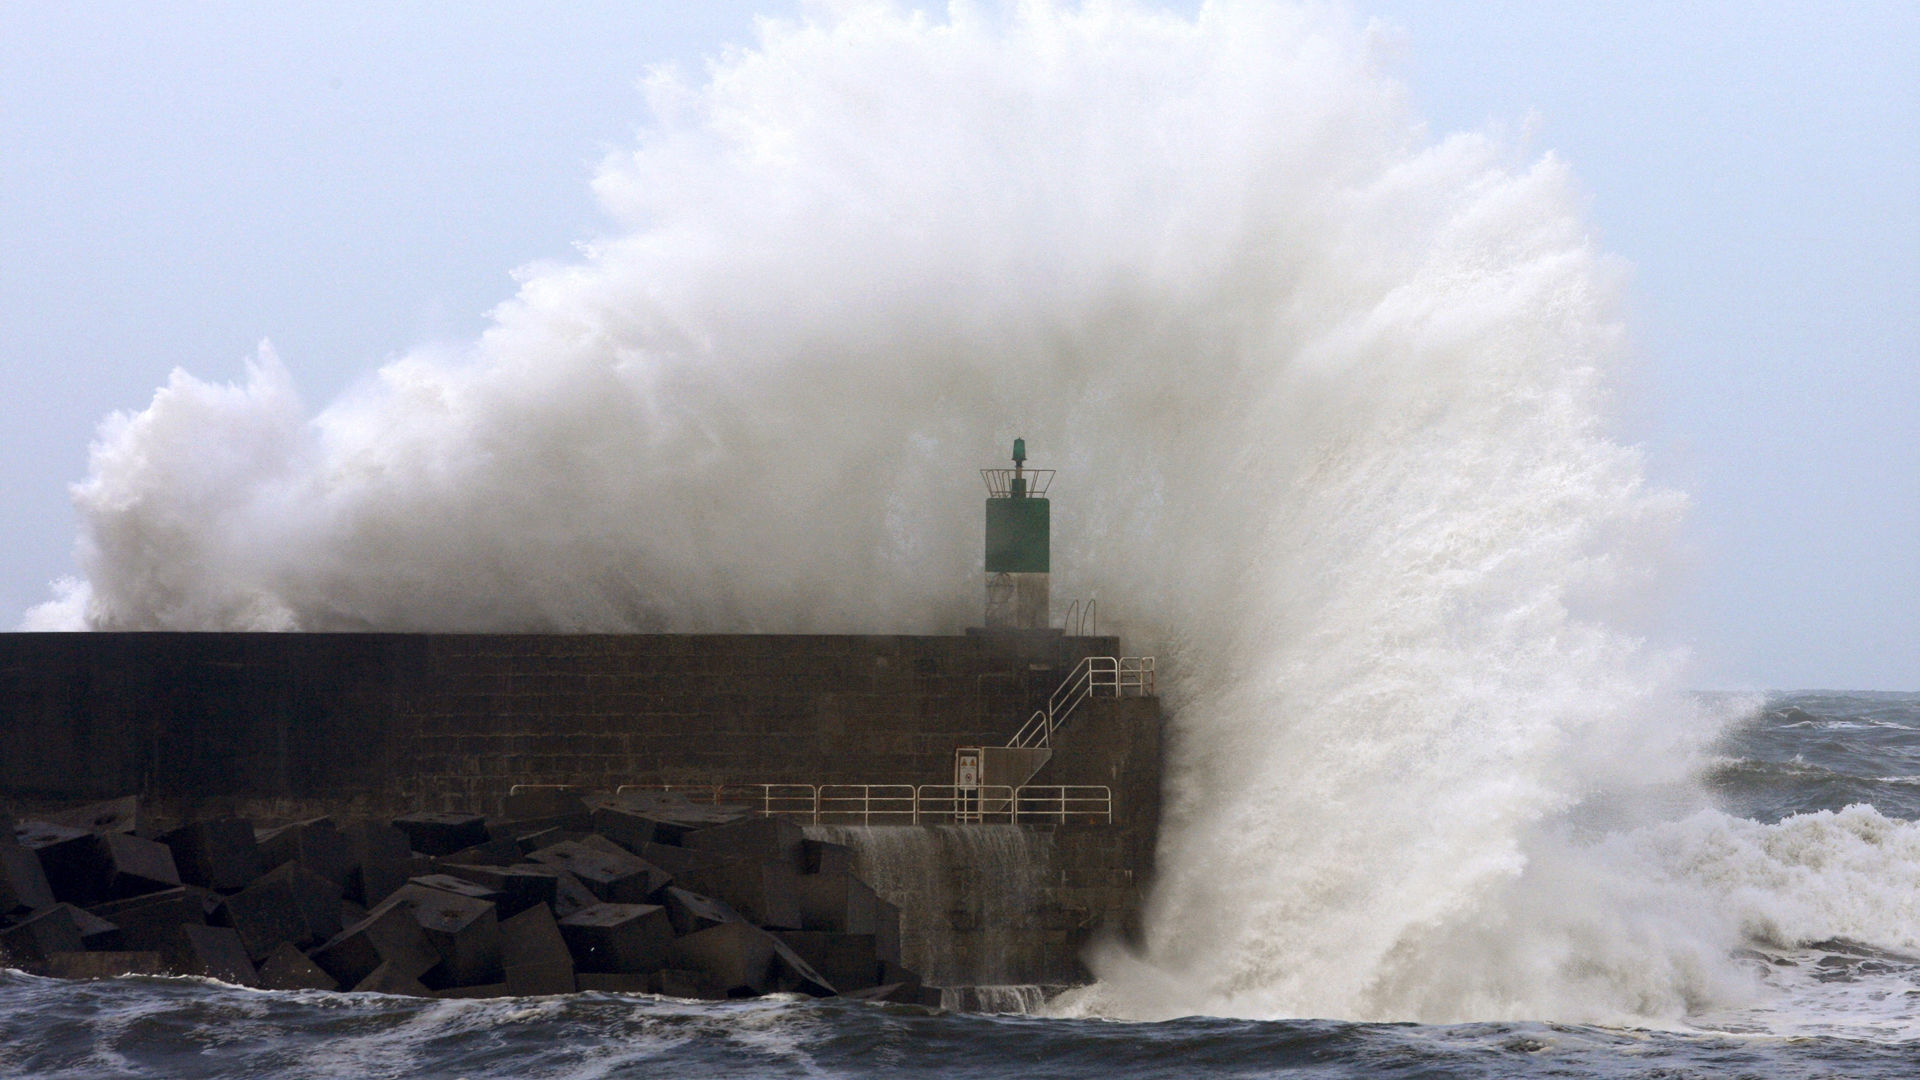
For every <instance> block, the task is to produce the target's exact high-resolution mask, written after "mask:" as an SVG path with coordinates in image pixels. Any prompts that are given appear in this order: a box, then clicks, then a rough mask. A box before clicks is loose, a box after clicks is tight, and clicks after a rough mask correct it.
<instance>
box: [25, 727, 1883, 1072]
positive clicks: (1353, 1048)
mask: <svg viewBox="0 0 1920 1080" xmlns="http://www.w3.org/2000/svg"><path fill="white" fill-rule="evenodd" d="M1720 749H1721V758H1720V761H1719V763H1718V764H1717V765H1716V766H1715V767H1714V768H1713V769H1712V770H1710V772H1709V774H1708V776H1707V781H1708V783H1709V786H1710V787H1711V788H1712V789H1713V790H1714V791H1715V792H1716V795H1717V797H1718V799H1719V800H1720V803H1721V805H1722V807H1723V808H1724V809H1726V810H1727V811H1729V812H1731V813H1737V814H1740V815H1742V816H1746V817H1751V818H1753V819H1755V820H1759V821H1766V822H1771V821H1776V820H1779V819H1781V818H1783V817H1786V816H1788V815H1791V814H1796V813H1807V812H1812V811H1818V810H1838V809H1840V808H1841V807H1844V806H1846V805H1848V804H1851V803H1857V802H1870V803H1872V804H1873V805H1874V806H1876V807H1877V808H1878V809H1879V810H1880V811H1881V813H1883V814H1885V815H1886V816H1888V817H1898V818H1903V819H1912V818H1915V817H1920V694H1850V693H1849V694H1842V693H1817V694H1792V695H1781V696H1777V697H1776V698H1774V699H1772V700H1770V701H1768V702H1767V704H1766V706H1765V707H1764V708H1763V709H1762V710H1760V711H1759V712H1758V713H1757V714H1756V715H1755V716H1754V717H1753V718H1751V719H1750V720H1749V721H1747V722H1746V723H1744V724H1742V725H1739V726H1738V727H1737V728H1736V729H1735V730H1733V731H1732V732H1730V733H1729V734H1728V736H1727V738H1726V739H1725V741H1724V745H1723V746H1722V747H1721V748H1720ZM1916 906H1917V907H1920V897H1917V898H1916ZM1754 962H1755V963H1770V964H1789V963H1791V964H1793V965H1796V966H1797V969H1798V970H1799V971H1800V972H1801V973H1802V974H1803V975H1806V976H1807V977H1806V978H1804V979H1802V980H1801V983H1800V985H1803V986H1811V987H1816V988H1818V989H1819V990H1820V991H1821V992H1822V995H1824V996H1816V997H1814V998H1807V997H1805V996H1802V997H1801V998H1799V999H1798V1000H1796V1001H1795V1002H1794V1006H1793V1011H1794V1016H1793V1022H1792V1023H1791V1024H1781V1025H1778V1026H1770V1025H1769V1023H1768V1019H1767V1014H1766V1012H1765V1010H1759V1011H1749V1012H1747V1013H1744V1014H1742V1015H1741V1017H1740V1019H1739V1021H1738V1022H1736V1023H1731V1024H1727V1025H1724V1026H1726V1027H1729V1028H1731V1029H1732V1030H1731V1031H1710V1030H1698V1031H1687V1032H1674V1031H1644V1030H1629V1029H1612V1028H1597V1027H1585V1026H1573V1025H1559V1024H1544V1023H1485V1024H1464V1025H1445V1026H1436V1025H1418V1024H1357V1023H1344V1022H1337V1021H1329V1020H1276V1021H1262V1022H1254V1021H1244V1020H1220V1019H1210V1018H1189V1019H1184V1020H1175V1021H1168V1022H1162V1023H1120V1022H1110V1021H1100V1020H1059V1019H1045V1018H1039V1017H1028V1016H994V1015H982V1014H975V1013H962V1012H944V1011H941V1010H935V1009H925V1008H917V1007H910V1006H896V1005H867V1004H861V1003H856V1002H844V1001H811V1000H804V999H770V1000H763V1001H754V1002H731V1003H697V1002H684V1001H675V1000H670V999H656V998H649V997H622V996H616V995H604V994H580V995H574V996H571V997H566V998H536V999H524V1000H509V1001H427V1000H418V999H411V998H391V997H382V996H378V995H365V994H324V993H313V992H302V993H267V992H260V991H252V990H245V989H240V988H236V987H230V986H224V985H221V984H217V983H209V982H205V981H202V980H195V979H151V978H128V979H118V980H111V981H106V982H93V983H62V982H57V981H53V980H47V979H39V978H34V977H32V976H27V975H21V974H19V973H14V972H7V973H0V1077H472V1078H480V1077H568V1078H572V1077H653V1076H659V1077H672V1078H692V1077H840V1076H929V1077H932V1076H939V1077H945V1078H967V1077H1023V1078H1033V1080H1041V1078H1055V1077H1058V1078H1073V1080H1107V1078H1110V1077H1186V1076H1194V1075H1205V1076H1220V1077H1264V1076H1292V1075H1304V1076H1313V1077H1348V1076H1352V1077H1389V1078H1391V1077H1409V1078H1410V1077H1539V1076H1581V1077H1586V1076H1597V1077H1665V1078H1679V1077H1703V1078H1704V1077H1715V1078H1720V1077H1766V1078H1776V1077H1781V1078H1792V1077H1832V1076H1842V1077H1875V1078H1880V1077H1884V1078H1889V1080H1892V1078H1902V1080H1905V1078H1909V1077H1913V1076H1916V1075H1920V959H1916V958H1912V957H1905V956H1898V955H1891V954H1883V953H1878V952H1875V951H1874V950H1872V949H1867V948H1864V947H1860V946H1857V945H1853V944H1851V943H1848V942H1843V941H1835V942H1825V943H1820V944H1818V945H1815V946H1812V947H1810V948H1808V949H1803V950H1798V951H1797V952H1796V953H1795V954H1794V956H1792V957H1791V958H1784V957H1781V956H1778V955H1774V956H1760V955H1756V958H1755V961H1754ZM1809 1008H1811V1009H1813V1010H1815V1012H1814V1014H1813V1015H1809V1013H1808V1010H1809ZM1822 1010H1824V1012H1822ZM1863 1019H1864V1021H1865V1022H1861V1021H1862V1020H1863ZM1823 1020H1824V1021H1830V1023H1824V1024H1823ZM1695 1026H1696V1027H1700V1028H1711V1027H1715V1026H1721V1025H1715V1024H1714V1023H1712V1022H1710V1021H1706V1020H1705V1019H1704V1018H1703V1019H1702V1022H1701V1023H1699V1024H1697V1025H1695ZM1825 1032H1831V1033H1825ZM1910 1033H1911V1034H1910Z"/></svg>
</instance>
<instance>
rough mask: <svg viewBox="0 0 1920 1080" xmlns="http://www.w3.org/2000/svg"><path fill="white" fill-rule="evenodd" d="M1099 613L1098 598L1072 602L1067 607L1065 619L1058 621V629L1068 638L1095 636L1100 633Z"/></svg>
mask: <svg viewBox="0 0 1920 1080" xmlns="http://www.w3.org/2000/svg"><path fill="white" fill-rule="evenodd" d="M1099 611H1100V598H1099V597H1088V598H1087V599H1085V600H1075V601H1072V602H1071V603H1069V604H1068V605H1067V615H1066V618H1064V619H1061V620H1060V629H1061V630H1062V631H1063V632H1064V633H1065V634H1066V635H1067V636H1068V637H1089V636H1093V635H1097V634H1099V633H1100V614H1099Z"/></svg>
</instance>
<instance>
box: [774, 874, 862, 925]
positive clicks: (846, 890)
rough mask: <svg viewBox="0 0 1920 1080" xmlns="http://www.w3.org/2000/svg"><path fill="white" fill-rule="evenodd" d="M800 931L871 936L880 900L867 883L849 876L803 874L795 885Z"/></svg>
mask: <svg viewBox="0 0 1920 1080" xmlns="http://www.w3.org/2000/svg"><path fill="white" fill-rule="evenodd" d="M794 899H795V901H796V902H797V903H798V904H799V907H800V929H802V930H830V931H833V932H835V933H841V934H872V933H876V932H877V931H878V927H877V926H876V924H875V919H876V918H877V916H878V914H879V903H880V898H879V897H877V896H875V895H874V893H873V890H872V889H870V888H868V887H867V883H866V882H864V881H861V880H860V879H859V878H856V877H854V876H853V875H852V874H847V873H819V874H802V875H800V877H799V879H798V880H797V881H796V882H795V888H794Z"/></svg>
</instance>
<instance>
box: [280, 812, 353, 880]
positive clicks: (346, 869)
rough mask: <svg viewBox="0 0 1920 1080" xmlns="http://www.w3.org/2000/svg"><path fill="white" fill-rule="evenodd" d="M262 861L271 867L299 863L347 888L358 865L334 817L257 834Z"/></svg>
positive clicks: (284, 826) (351, 848)
mask: <svg viewBox="0 0 1920 1080" xmlns="http://www.w3.org/2000/svg"><path fill="white" fill-rule="evenodd" d="M255 839H256V840H257V841H258V843H259V846H260V860H261V862H262V863H264V864H265V865H267V866H268V867H278V866H281V865H283V864H285V863H290V862H297V863H299V864H300V865H302V866H304V867H306V868H307V869H308V870H310V871H312V872H313V873H315V874H318V875H320V876H321V877H323V878H326V879H327V880H328V881H331V882H333V883H334V884H336V885H339V886H341V887H342V888H345V887H346V885H347V883H348V881H349V880H350V879H351V877H352V876H353V869H354V867H355V866H357V865H359V861H360V860H359V858H358V857H357V856H355V854H354V851H353V845H352V844H351V843H350V842H349V841H348V840H347V836H346V834H345V833H342V832H341V831H340V828H339V826H337V825H335V824H334V823H333V819H332V818H326V817H320V818H310V819H308V820H306V821H296V822H294V823H293V824H291V825H282V826H280V827H279V828H275V829H267V830H264V831H262V832H259V833H257V834H255Z"/></svg>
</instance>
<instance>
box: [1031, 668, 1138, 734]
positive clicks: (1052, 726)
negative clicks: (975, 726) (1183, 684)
mask: <svg viewBox="0 0 1920 1080" xmlns="http://www.w3.org/2000/svg"><path fill="white" fill-rule="evenodd" d="M1153 677H1154V673H1153V657H1151V656H1088V657H1085V658H1083V659H1082V660H1081V661H1080V662H1079V663H1078V664H1075V665H1074V666H1073V670H1072V671H1070V672H1068V673H1067V677H1066V678H1065V679H1064V680H1062V681H1061V683H1060V686H1059V687H1058V688H1057V689H1055V690H1054V692H1053V695H1052V696H1051V697H1049V698H1047V705H1046V707H1045V708H1043V709H1036V710H1034V714H1033V715H1032V716H1030V717H1028V718H1027V722H1026V723H1025V724H1022V725H1021V727H1020V730H1019V731H1017V732H1015V733H1014V736H1013V738H1011V739H1009V740H1007V745H1008V746H1011V747H1015V748H1019V749H1027V748H1032V747H1042V746H1052V745H1053V733H1054V731H1055V730H1056V729H1057V728H1059V727H1060V725H1061V724H1064V723H1066V720H1067V717H1069V716H1071V715H1073V710H1075V709H1077V708H1079V707H1080V703H1081V702H1082V701H1085V700H1086V699H1088V698H1090V697H1147V696H1149V695H1151V694H1152V693H1153Z"/></svg>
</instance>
